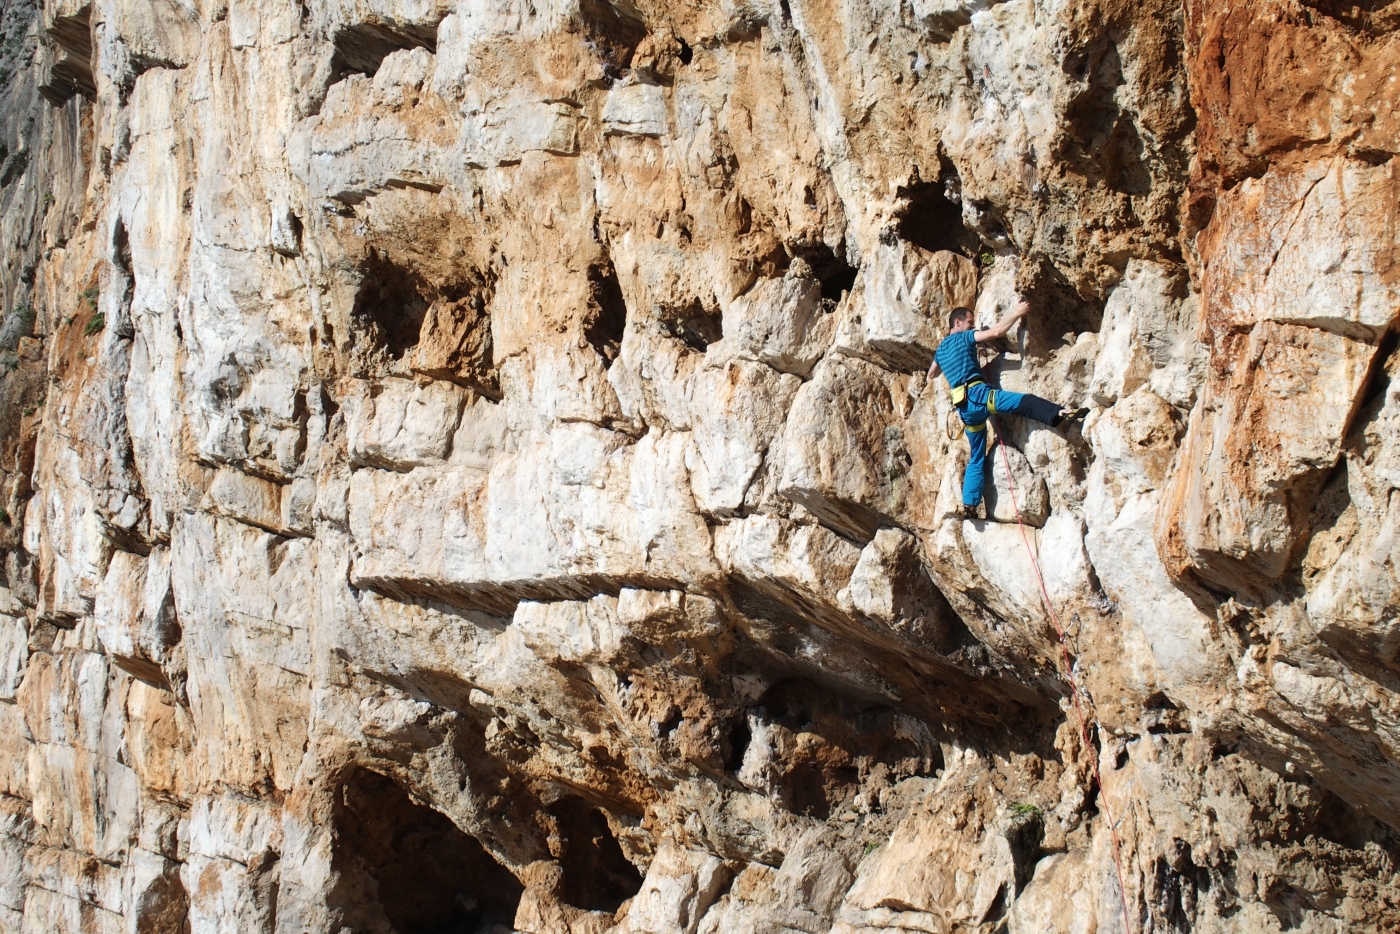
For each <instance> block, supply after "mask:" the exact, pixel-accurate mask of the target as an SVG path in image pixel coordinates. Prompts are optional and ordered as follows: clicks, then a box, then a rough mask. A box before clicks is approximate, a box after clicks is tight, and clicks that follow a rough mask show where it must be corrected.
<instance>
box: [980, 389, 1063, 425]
mask: <svg viewBox="0 0 1400 934" xmlns="http://www.w3.org/2000/svg"><path fill="white" fill-rule="evenodd" d="M988 408H990V409H991V410H992V411H993V412H994V413H996V414H998V415H1020V416H1022V417H1023V418H1030V419H1034V420H1035V421H1037V422H1044V423H1045V424H1047V425H1052V426H1053V425H1058V424H1060V409H1061V406H1060V405H1059V403H1056V402H1051V401H1050V400H1049V399H1042V398H1041V397H1040V396H1033V395H1031V394H1030V393H1028V392H1025V393H1022V392H1010V391H1008V390H1006V389H997V390H993V392H992V394H991V399H990V400H989V401H988Z"/></svg>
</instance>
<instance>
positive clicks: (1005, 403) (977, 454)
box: [958, 383, 1060, 506]
mask: <svg viewBox="0 0 1400 934" xmlns="http://www.w3.org/2000/svg"><path fill="white" fill-rule="evenodd" d="M958 414H959V415H960V416H962V420H963V425H964V426H966V428H965V431H966V433H967V440H968V443H969V444H971V445H972V454H971V456H969V457H968V459H967V470H966V471H964V473H963V489H962V499H963V503H964V505H967V506H977V505H978V504H980V503H981V502H982V484H983V483H984V482H985V480H986V476H987V419H988V418H990V417H991V416H993V415H1020V416H1023V417H1025V418H1030V419H1034V420H1035V421H1038V422H1044V423H1045V424H1047V425H1054V424H1057V423H1058V422H1059V420H1060V407H1059V406H1058V405H1057V404H1055V403H1054V402H1051V401H1050V400H1048V399H1042V398H1040V396H1033V395H1031V394H1030V393H1028V392H1026V393H1021V392H1010V391H1008V390H1005V389H993V388H992V387H990V386H988V385H986V384H985V383H976V384H974V385H971V386H968V387H967V398H966V399H964V400H963V404H962V405H960V406H958Z"/></svg>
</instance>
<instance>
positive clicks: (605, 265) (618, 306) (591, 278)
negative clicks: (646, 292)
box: [583, 259, 627, 366]
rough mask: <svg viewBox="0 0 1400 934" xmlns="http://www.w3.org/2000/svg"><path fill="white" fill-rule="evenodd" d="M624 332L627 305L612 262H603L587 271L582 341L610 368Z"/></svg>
mask: <svg viewBox="0 0 1400 934" xmlns="http://www.w3.org/2000/svg"><path fill="white" fill-rule="evenodd" d="M626 329H627V302H626V301H624V300H623V298H622V286H621V285H619V284H618V281H617V272H616V270H614V269H613V266H612V262H611V261H609V260H606V259H605V260H604V261H602V262H600V263H594V264H593V265H591V266H589V267H588V310H587V311H586V312H585V313H584V318H583V339H584V340H585V341H587V342H588V345H589V346H590V347H592V348H593V349H594V351H596V352H597V354H598V356H600V357H602V358H603V365H604V366H611V365H612V362H613V361H614V360H616V359H617V355H618V353H619V352H620V351H621V350H622V335H623V332H624V331H625V330H626Z"/></svg>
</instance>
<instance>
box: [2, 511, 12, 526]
mask: <svg viewBox="0 0 1400 934" xmlns="http://www.w3.org/2000/svg"><path fill="white" fill-rule="evenodd" d="M0 522H3V523H5V524H6V525H9V524H10V511H9V510H8V509H0Z"/></svg>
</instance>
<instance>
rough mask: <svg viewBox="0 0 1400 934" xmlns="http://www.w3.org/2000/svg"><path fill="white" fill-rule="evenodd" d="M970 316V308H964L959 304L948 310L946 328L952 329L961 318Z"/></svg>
mask: <svg viewBox="0 0 1400 934" xmlns="http://www.w3.org/2000/svg"><path fill="white" fill-rule="evenodd" d="M971 317H972V309H971V308H964V307H963V306H961V305H959V306H958V307H957V308H954V309H953V310H952V311H950V312H948V330H950V331H951V330H953V328H955V327H957V326H958V322H959V321H961V320H962V319H963V318H971Z"/></svg>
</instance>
